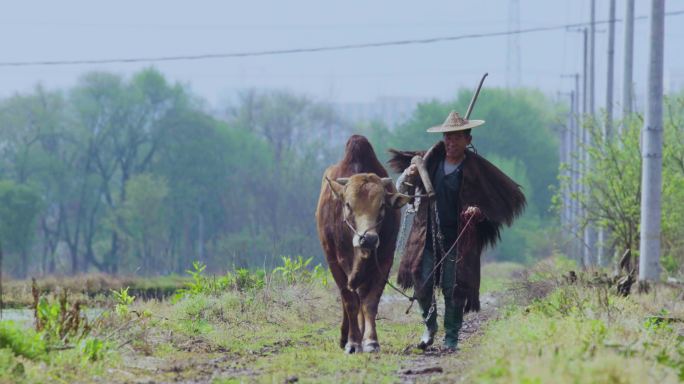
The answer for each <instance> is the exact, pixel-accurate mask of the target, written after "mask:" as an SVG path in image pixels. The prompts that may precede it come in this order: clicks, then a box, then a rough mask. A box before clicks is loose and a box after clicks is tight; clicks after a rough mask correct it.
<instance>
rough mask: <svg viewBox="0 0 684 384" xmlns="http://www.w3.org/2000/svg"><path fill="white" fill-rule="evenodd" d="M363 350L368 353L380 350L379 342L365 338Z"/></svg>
mask: <svg viewBox="0 0 684 384" xmlns="http://www.w3.org/2000/svg"><path fill="white" fill-rule="evenodd" d="M363 351H364V352H369V353H377V352H380V343H378V342H377V340H366V341H364V342H363Z"/></svg>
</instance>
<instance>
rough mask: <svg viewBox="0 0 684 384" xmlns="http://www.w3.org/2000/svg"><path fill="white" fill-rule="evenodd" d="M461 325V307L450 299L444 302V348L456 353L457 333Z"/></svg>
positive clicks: (446, 298) (447, 298)
mask: <svg viewBox="0 0 684 384" xmlns="http://www.w3.org/2000/svg"><path fill="white" fill-rule="evenodd" d="M462 325H463V305H460V304H459V303H454V301H453V300H452V299H451V297H445V300H444V347H445V348H446V349H447V350H449V351H456V348H457V347H458V333H459V331H460V330H461V326H462Z"/></svg>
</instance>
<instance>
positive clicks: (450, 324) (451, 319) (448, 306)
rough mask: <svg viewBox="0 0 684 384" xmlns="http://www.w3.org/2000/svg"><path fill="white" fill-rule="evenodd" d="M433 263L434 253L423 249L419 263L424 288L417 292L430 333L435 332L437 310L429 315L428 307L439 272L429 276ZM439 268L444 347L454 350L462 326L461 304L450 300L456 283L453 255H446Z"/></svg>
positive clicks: (433, 266)
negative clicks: (442, 305) (436, 275)
mask: <svg viewBox="0 0 684 384" xmlns="http://www.w3.org/2000/svg"><path fill="white" fill-rule="evenodd" d="M452 253H453V252H452ZM435 262H436V261H435V255H434V253H433V252H432V251H431V250H429V249H425V250H424V251H423V260H422V263H421V276H422V280H423V281H424V283H423V284H424V287H425V288H423V289H422V290H421V292H419V297H418V303H419V304H420V309H421V310H422V315H423V321H425V326H426V327H427V329H428V330H429V331H430V332H431V333H434V332H437V309H436V308H435V309H434V310H433V311H432V313H430V307H431V306H432V300H433V294H432V291H433V289H432V287H433V286H434V280H433V279H434V277H435V276H434V275H435V274H437V273H440V272H441V271H440V269H438V270H437V271H436V272H435V273H432V274H431V272H432V270H433V269H434V268H435ZM441 268H442V269H443V271H444V272H443V273H442V278H441V284H440V285H441V289H442V294H443V296H444V332H445V335H444V346H445V347H448V348H455V347H456V345H457V344H458V332H459V331H460V330H461V325H463V304H458V303H455V302H454V300H453V298H452V294H453V288H454V284H455V282H456V281H455V280H456V276H455V274H454V271H455V268H456V257H455V255H453V254H449V255H447V257H446V260H444V262H442V265H441ZM436 294H437V292H435V299H436ZM435 305H436V303H435ZM428 315H429V317H428Z"/></svg>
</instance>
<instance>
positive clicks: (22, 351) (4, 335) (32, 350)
mask: <svg viewBox="0 0 684 384" xmlns="http://www.w3.org/2000/svg"><path fill="white" fill-rule="evenodd" d="M1 348H8V349H10V350H12V352H13V353H14V354H15V355H17V356H24V357H26V358H28V359H31V360H36V359H39V358H42V357H44V356H45V352H46V346H45V341H44V340H43V339H42V338H41V335H40V334H39V333H37V332H35V331H34V330H32V329H25V328H23V327H21V326H20V325H18V324H16V323H15V322H13V321H11V320H7V321H0V349H1Z"/></svg>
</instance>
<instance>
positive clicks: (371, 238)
mask: <svg viewBox="0 0 684 384" xmlns="http://www.w3.org/2000/svg"><path fill="white" fill-rule="evenodd" d="M359 245H360V246H361V247H363V248H375V247H376V246H377V245H378V234H377V233H372V232H369V233H366V234H365V235H363V236H361V239H360V240H359Z"/></svg>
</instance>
